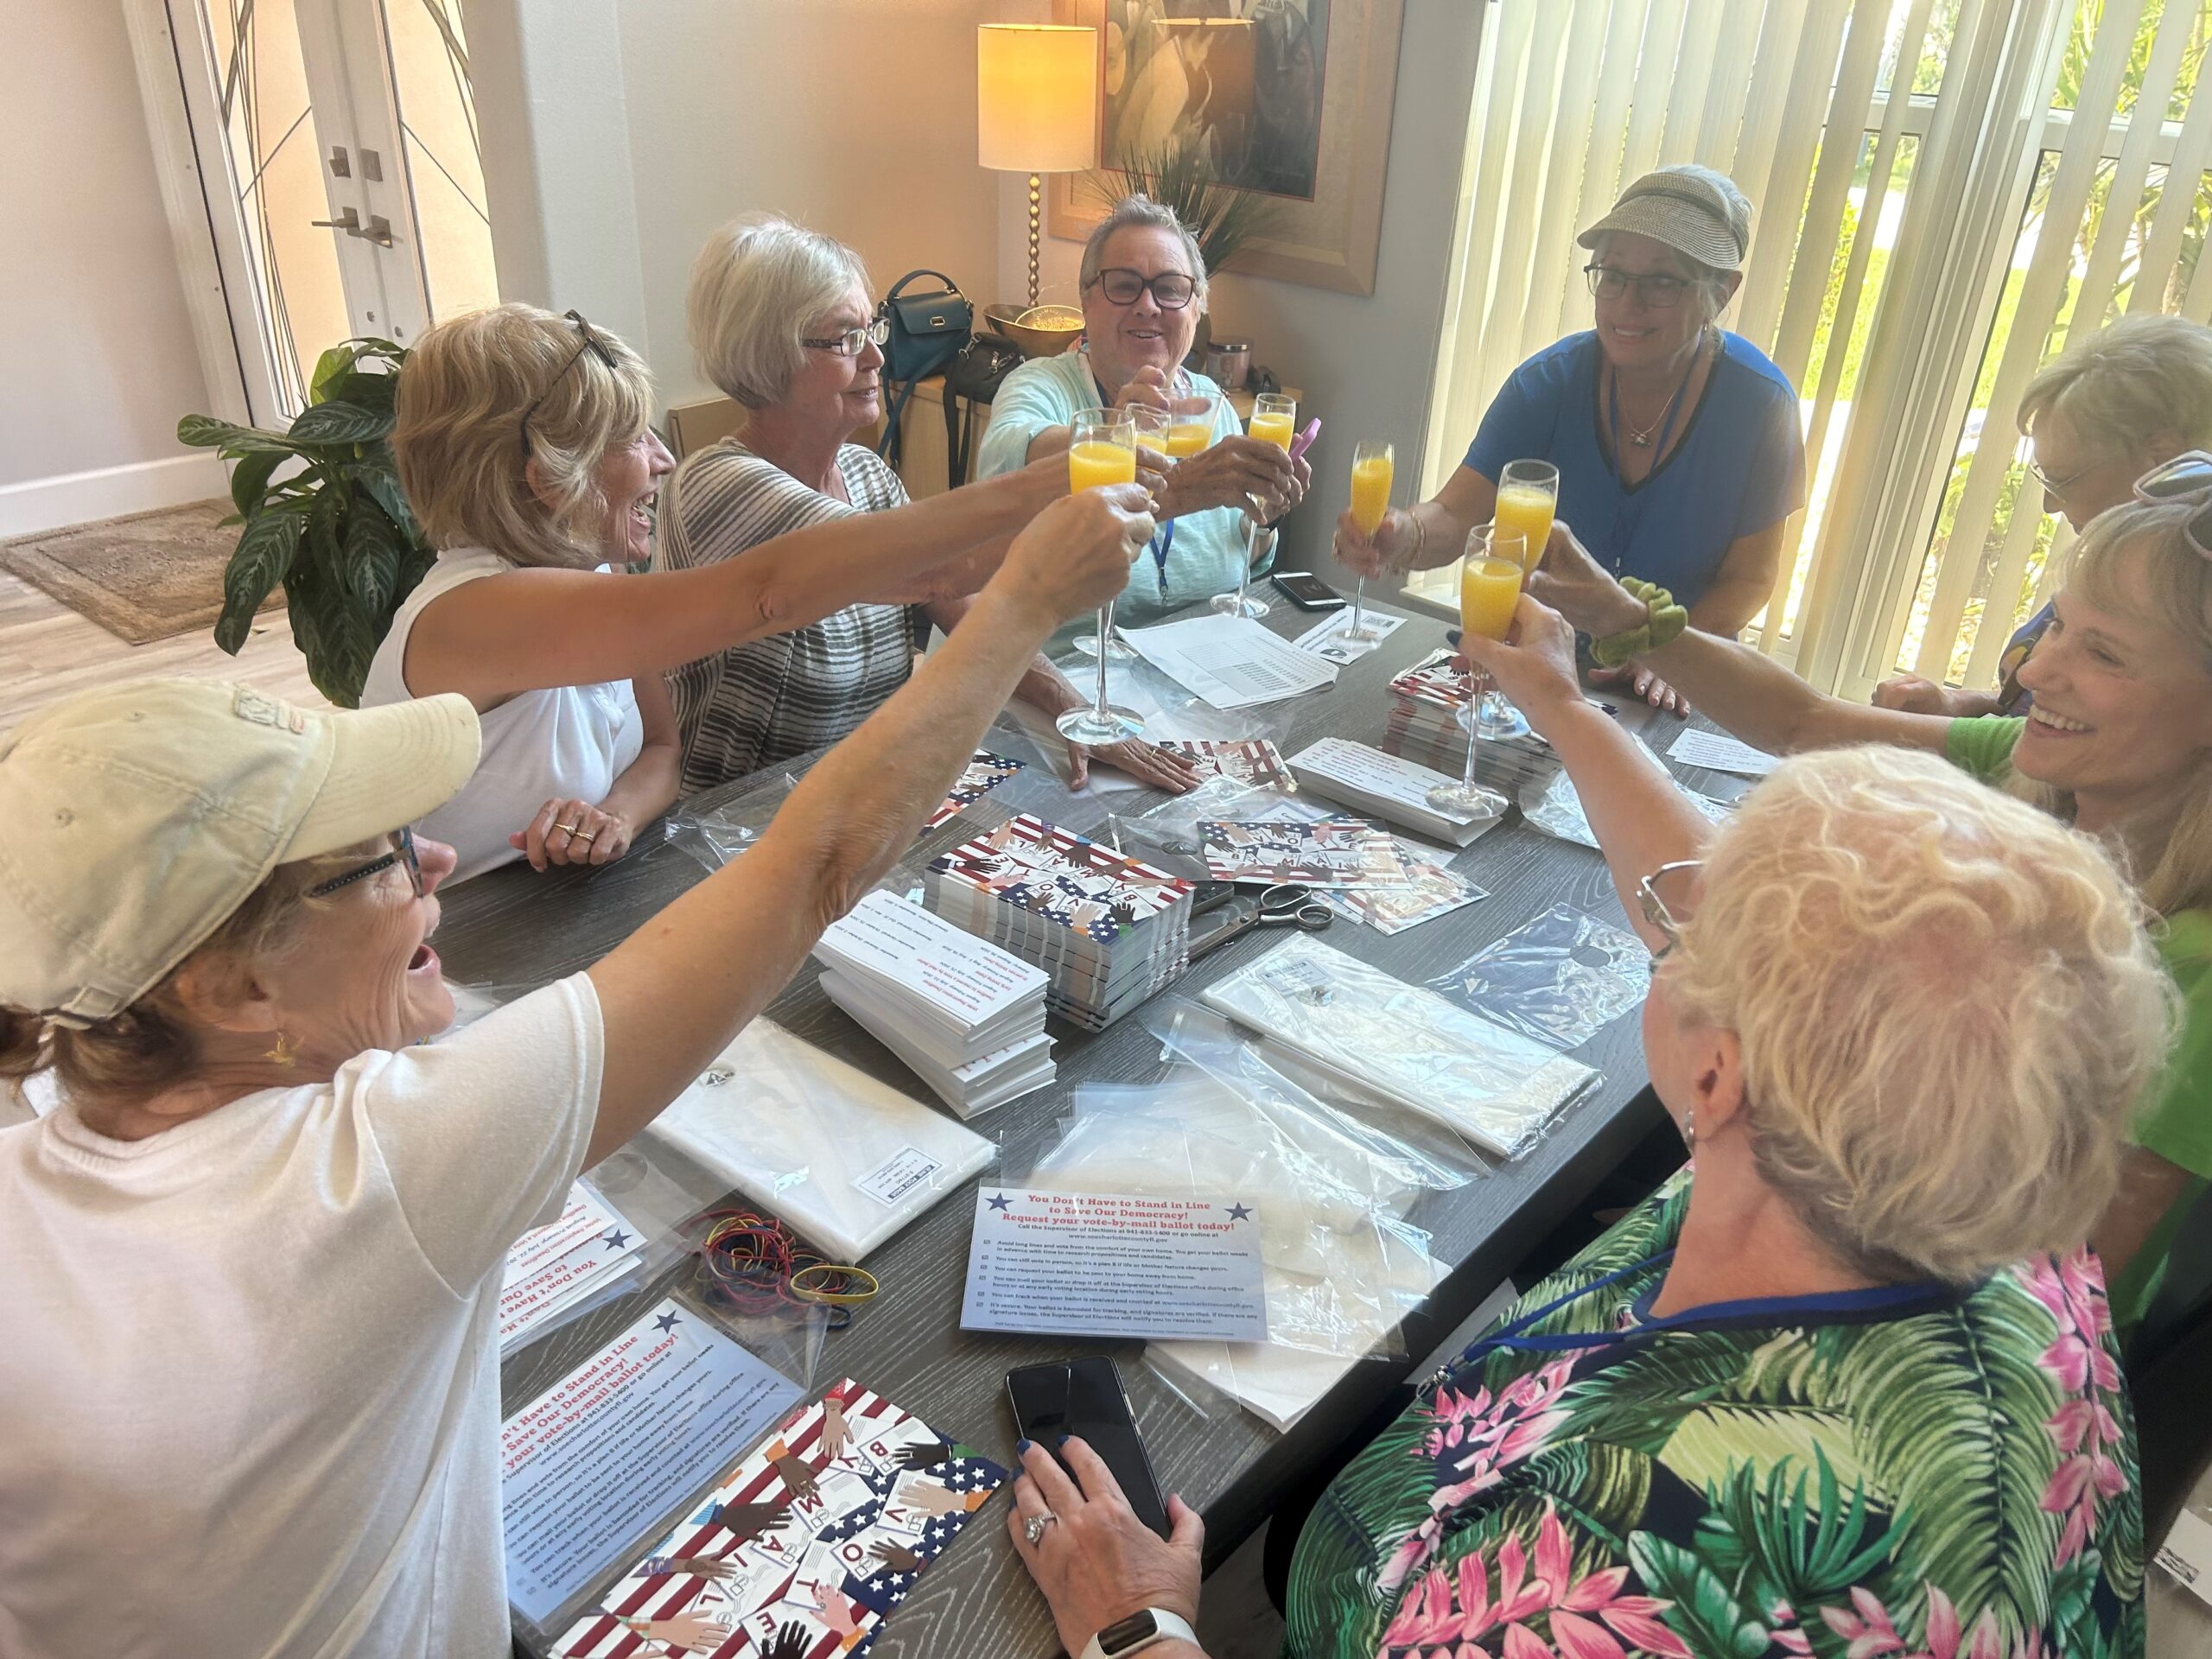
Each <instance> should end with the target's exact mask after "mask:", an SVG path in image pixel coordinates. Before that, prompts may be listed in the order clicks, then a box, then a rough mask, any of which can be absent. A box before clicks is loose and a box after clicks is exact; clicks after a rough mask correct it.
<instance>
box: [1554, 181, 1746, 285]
mask: <svg viewBox="0 0 2212 1659" xmlns="http://www.w3.org/2000/svg"><path fill="white" fill-rule="evenodd" d="M1615 231H1626V232H1630V234H1632V235H1636V236H1648V237H1649V238H1651V239H1652V240H1653V241H1654V242H1663V243H1665V244H1666V245H1667V246H1669V247H1670V248H1672V249H1674V250H1675V252H1677V253H1681V254H1685V255H1687V256H1688V257H1690V258H1692V259H1694V260H1696V261H1697V262H1698V264H1701V265H1706V266H1709V267H1710V268H1711V269H1713V270H1742V269H1743V268H1744V257H1745V254H1747V253H1748V252H1750V251H1751V203H1750V202H1748V201H1746V200H1744V193H1743V192H1742V191H1740V190H1738V188H1736V186H1735V184H1734V182H1733V181H1732V180H1730V179H1729V177H1728V175H1726V174H1725V173H1716V172H1715V171H1713V168H1709V167H1699V166H1697V165H1696V164H1695V163H1694V162H1681V163H1680V164H1679V165H1677V166H1674V167H1662V168H1660V169H1659V170H1658V171H1657V172H1656V173H1647V174H1645V175H1643V177H1642V178H1640V179H1638V180H1637V181H1636V182H1635V183H1634V184H1631V185H1630V186H1629V188H1627V189H1625V190H1624V191H1622V192H1621V194H1620V200H1618V201H1616V202H1615V203H1614V204H1613V207H1612V211H1611V213H1607V214H1606V215H1605V217H1604V218H1603V219H1599V221H1598V222H1597V223H1596V224H1595V225H1592V226H1591V227H1590V228H1589V229H1588V230H1586V231H1585V232H1582V234H1581V235H1580V236H1579V237H1577V238H1575V240H1576V241H1578V242H1579V243H1580V244H1581V245H1582V246H1584V247H1586V248H1593V249H1594V248H1595V247H1596V246H1597V245H1598V241H1599V238H1601V237H1603V236H1605V235H1606V234H1608V233H1609V232H1615Z"/></svg>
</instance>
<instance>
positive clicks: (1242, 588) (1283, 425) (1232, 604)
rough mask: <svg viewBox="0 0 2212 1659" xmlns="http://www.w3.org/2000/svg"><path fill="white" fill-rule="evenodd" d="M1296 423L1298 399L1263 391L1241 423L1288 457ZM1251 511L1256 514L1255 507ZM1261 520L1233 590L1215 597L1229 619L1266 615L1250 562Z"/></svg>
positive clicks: (1251, 535) (1249, 539)
mask: <svg viewBox="0 0 2212 1659" xmlns="http://www.w3.org/2000/svg"><path fill="white" fill-rule="evenodd" d="M1297 420H1298V399H1296V398H1295V397H1284V396H1283V395H1282V394H1281V392H1274V391H1263V392H1262V393H1261V394H1260V395H1259V396H1258V397H1255V398H1254V399H1253V400H1252V418H1251V419H1250V420H1249V421H1248V422H1246V423H1245V424H1244V432H1245V435H1246V436H1248V437H1253V438H1257V439H1258V440H1259V441H1260V442H1262V443H1272V444H1273V445H1274V446H1275V448H1278V449H1281V450H1282V451H1283V452H1284V453H1285V454H1288V453H1289V450H1290V435H1291V428H1292V427H1293V426H1294V424H1295V423H1297ZM1252 511H1253V512H1255V514H1256V512H1258V508H1257V505H1255V506H1254V508H1253V509H1252ZM1259 541H1260V521H1259V519H1258V518H1257V517H1255V518H1253V519H1252V521H1251V530H1250V531H1249V535H1248V536H1247V537H1246V541H1245V546H1244V568H1243V570H1242V571H1240V572H1239V573H1238V575H1237V578H1236V592H1235V593H1233V594H1215V595H1214V599H1213V608H1214V609H1215V610H1217V611H1220V612H1222V613H1224V614H1225V615H1229V616H1265V615H1266V614H1267V613H1268V602H1267V601H1265V600H1264V599H1255V598H1253V597H1252V561H1253V560H1254V558H1255V557H1256V556H1258V548H1259Z"/></svg>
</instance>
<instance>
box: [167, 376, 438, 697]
mask: <svg viewBox="0 0 2212 1659" xmlns="http://www.w3.org/2000/svg"><path fill="white" fill-rule="evenodd" d="M406 358H407V353H406V351H405V349H404V347H402V346H395V345H394V344H392V342H391V341H390V340H375V339H363V340H347V341H346V342H345V343H344V344H343V345H340V346H332V347H331V348H330V349H329V350H328V351H327V352H325V353H323V354H322V356H321V358H320V359H317V360H316V363H315V376H314V378H313V379H312V380H311V381H310V382H309V385H308V406H307V407H306V408H305V409H303V410H301V411H300V413H299V416H298V417H297V418H296V419H295V420H294V421H293V422H292V424H291V427H290V429H289V430H286V431H283V432H270V431H264V430H263V429H260V428H258V427H251V426H238V425H236V424H234V423H232V422H229V421H219V420H216V419H215V418H214V417H213V416H207V415H188V416H185V417H184V418H183V419H182V420H181V421H179V422H178V423H177V427H176V435H177V437H178V440H179V441H180V442H184V443H188V444H191V445H193V446H194V447H195V448H202V449H213V450H216V451H218V452H219V454H222V455H223V457H224V458H225V459H226V460H227V461H231V462H232V470H231V500H232V505H235V506H236V507H237V509H238V512H237V513H236V514H235V515H234V516H233V517H232V518H228V519H226V520H225V522H226V523H227V524H243V525H245V529H244V530H243V531H241V532H240V533H239V536H238V548H237V550H236V551H234V552H233V553H232V555H231V562H230V565H229V567H228V568H227V569H226V570H225V571H224V573H223V613H222V616H221V617H220V618H219V620H217V622H216V624H215V643H216V644H217V645H220V646H221V647H222V648H223V649H224V650H225V651H226V652H230V653H231V654H232V655H233V656H236V655H237V654H238V647H239V646H240V645H244V644H245V639H246V634H247V632H248V630H249V629H250V628H251V626H252V624H253V616H254V613H255V612H256V611H257V610H258V609H260V607H261V604H262V601H264V600H265V599H267V598H268V597H269V594H270V591H271V590H272V589H273V588H276V587H277V585H278V584H279V583H282V584H283V588H284V607H285V610H286V613H288V615H289V617H290V620H291V624H292V638H293V639H294V641H295V642H296V644H297V645H299V647H300V652H301V654H302V655H303V656H304V657H306V658H307V659H308V678H309V679H310V680H312V681H313V682H314V683H315V690H318V691H320V692H321V693H322V695H323V696H326V697H328V698H329V699H330V700H331V702H334V703H336V704H338V705H339V706H340V708H345V709H351V708H353V707H356V706H357V705H358V704H359V702H360V700H361V685H362V682H363V681H364V680H365V679H366V678H367V677H368V672H369V659H370V658H372V657H373V656H374V655H375V654H376V649H377V646H378V645H380V644H381V643H383V640H384V636H385V632H386V631H387V630H388V629H389V628H390V627H391V618H392V613H393V612H394V611H396V610H397V608H398V607H399V602H400V601H402V600H403V599H404V598H406V597H407V595H408V594H410V593H411V592H412V591H413V590H414V588H415V584H416V582H420V581H421V580H422V579H423V572H424V571H426V570H428V569H429V568H430V564H431V562H432V560H433V559H434V558H435V554H434V553H433V551H432V550H431V549H430V547H429V544H428V543H425V542H424V541H423V533H422V531H421V530H420V529H419V528H418V527H417V526H416V523H415V515H414V513H413V512H410V510H409V508H408V505H407V499H406V497H405V496H404V495H403V494H402V493H400V488H399V476H398V473H397V470H396V469H395V467H393V464H392V458H391V442H390V439H391V425H392V410H393V402H394V397H395V395H396V393H397V391H398V387H399V372H400V365H402V364H403V363H404V362H405V361H406ZM293 460H296V461H300V462H301V463H302V465H301V466H300V467H298V468H297V469H296V470H294V471H290V472H289V473H288V474H287V475H286V476H284V477H283V478H281V479H280V478H278V477H277V471H278V469H279V468H281V467H283V466H284V464H285V462H286V461H293Z"/></svg>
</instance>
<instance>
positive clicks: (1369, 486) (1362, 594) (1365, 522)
mask: <svg viewBox="0 0 2212 1659" xmlns="http://www.w3.org/2000/svg"><path fill="white" fill-rule="evenodd" d="M1396 469H1397V452H1396V451H1395V450H1394V449H1392V448H1391V447H1390V446H1389V444H1387V443H1383V442H1380V441H1378V440H1376V439H1373V438H1367V439H1363V440H1361V442H1359V443H1358V444H1357V446H1355V447H1354V448H1353V449H1352V452H1351V518H1352V522H1353V523H1354V524H1357V525H1358V526H1359V534H1360V539H1361V540H1363V541H1368V542H1371V541H1373V540H1374V539H1375V532H1376V531H1378V530H1380V529H1381V528H1382V527H1383V517H1384V515H1386V514H1387V513H1388V512H1389V511H1390V485H1391V481H1392V478H1393V474H1395V471H1396ZM1382 638H1383V630H1382V629H1380V628H1378V627H1376V626H1375V624H1374V623H1372V622H1370V620H1368V616H1367V578H1366V576H1365V575H1362V576H1361V577H1360V579H1359V582H1358V583H1357V586H1355V587H1354V588H1352V590H1351V625H1350V626H1347V627H1345V628H1344V630H1343V631H1342V632H1339V633H1338V634H1337V635H1336V636H1335V638H1334V639H1333V640H1332V644H1333V645H1335V646H1336V647H1337V648H1338V649H1339V650H1341V651H1343V652H1345V653H1347V654H1348V655H1351V656H1358V655H1361V654H1363V653H1364V652H1370V651H1372V650H1374V649H1375V647H1376V645H1377V644H1378V643H1380V642H1381V640H1382Z"/></svg>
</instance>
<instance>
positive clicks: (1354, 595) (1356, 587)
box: [1351, 576, 1367, 639]
mask: <svg viewBox="0 0 2212 1659" xmlns="http://www.w3.org/2000/svg"><path fill="white" fill-rule="evenodd" d="M1366 626H1367V578H1366V577H1365V576H1362V577H1361V578H1360V579H1359V580H1358V581H1357V582H1354V583H1353V584H1352V588H1351V637H1352V638H1353V639H1361V638H1363V634H1362V632H1361V630H1362V629H1363V628H1364V627H1366Z"/></svg>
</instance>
